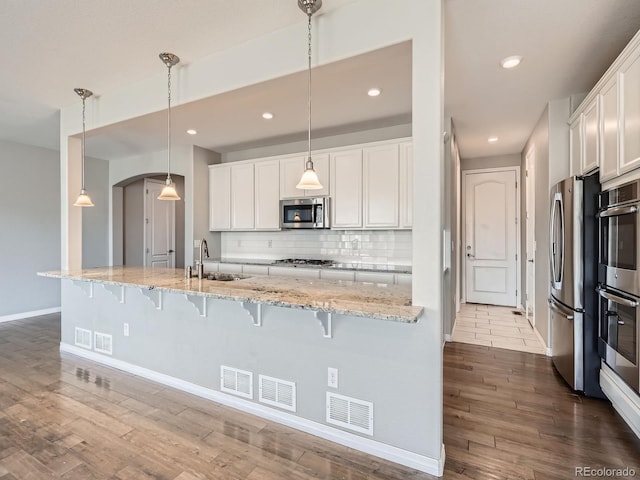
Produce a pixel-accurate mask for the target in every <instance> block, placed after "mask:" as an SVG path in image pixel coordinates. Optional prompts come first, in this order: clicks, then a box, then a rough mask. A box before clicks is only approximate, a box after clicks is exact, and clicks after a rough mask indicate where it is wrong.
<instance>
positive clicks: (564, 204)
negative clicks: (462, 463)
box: [549, 174, 603, 397]
mask: <svg viewBox="0 0 640 480" xmlns="http://www.w3.org/2000/svg"><path fill="white" fill-rule="evenodd" d="M599 192H600V183H599V182H598V175H597V174H594V175H591V176H588V177H570V178H567V179H565V180H563V181H561V182H560V183H558V184H556V185H555V186H554V187H553V188H552V189H551V214H550V232H549V233H550V238H549V258H550V269H551V271H550V278H551V296H550V298H549V308H550V319H551V349H552V355H553V364H554V365H555V367H556V369H557V371H558V372H559V373H560V375H562V377H563V378H564V379H565V380H566V382H567V383H568V384H569V386H570V387H571V388H572V389H573V390H576V391H578V392H583V393H584V394H585V395H588V396H595V397H603V395H602V391H601V390H600V385H599V371H600V359H599V356H598V303H597V294H596V291H595V288H596V281H597V268H598V258H597V252H598V249H597V245H598V230H597V220H596V212H597V210H598V193H599Z"/></svg>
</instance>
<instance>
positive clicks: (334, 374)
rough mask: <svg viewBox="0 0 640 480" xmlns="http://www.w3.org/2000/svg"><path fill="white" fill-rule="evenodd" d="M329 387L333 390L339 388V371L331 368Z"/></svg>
mask: <svg viewBox="0 0 640 480" xmlns="http://www.w3.org/2000/svg"><path fill="white" fill-rule="evenodd" d="M327 385H328V386H330V387H331V388H338V369H337V368H332V367H329V368H328V370H327Z"/></svg>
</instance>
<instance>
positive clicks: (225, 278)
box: [206, 272, 251, 282]
mask: <svg viewBox="0 0 640 480" xmlns="http://www.w3.org/2000/svg"><path fill="white" fill-rule="evenodd" d="M206 278H207V280H215V281H216V282H233V281H235V280H244V279H245V278H251V277H249V276H247V275H238V274H235V273H219V272H214V273H208V274H207V276H206Z"/></svg>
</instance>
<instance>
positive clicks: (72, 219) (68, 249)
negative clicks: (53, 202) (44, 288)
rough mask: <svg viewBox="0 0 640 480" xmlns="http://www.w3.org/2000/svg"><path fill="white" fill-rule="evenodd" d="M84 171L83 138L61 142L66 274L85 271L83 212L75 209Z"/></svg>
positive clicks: (62, 261) (62, 237) (62, 225)
mask: <svg viewBox="0 0 640 480" xmlns="http://www.w3.org/2000/svg"><path fill="white" fill-rule="evenodd" d="M62 135H64V134H62ZM62 135H61V137H62ZM81 169H82V142H81V140H80V138H75V137H62V138H60V186H61V188H60V214H61V218H60V220H61V249H62V251H61V259H60V260H61V261H60V266H61V268H62V269H63V270H73V269H77V268H82V208H81V207H74V206H73V202H75V201H76V198H77V197H78V195H79V194H80V189H81V188H82V171H81Z"/></svg>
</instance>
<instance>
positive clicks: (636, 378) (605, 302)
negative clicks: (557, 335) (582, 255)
mask: <svg viewBox="0 0 640 480" xmlns="http://www.w3.org/2000/svg"><path fill="white" fill-rule="evenodd" d="M639 210H640V181H634V182H631V183H627V184H625V185H622V186H619V187H616V188H613V189H610V190H607V191H605V192H603V193H602V194H601V196H600V210H599V212H598V217H599V220H600V229H599V230H600V241H599V249H600V254H599V261H598V282H599V285H598V288H597V292H598V294H599V297H600V307H599V323H600V325H599V344H598V351H599V353H600V356H601V357H602V358H603V359H604V361H605V363H606V364H607V365H609V367H611V368H612V369H613V370H614V371H615V372H616V373H617V374H618V375H619V376H620V377H621V378H622V379H623V380H624V381H625V382H626V383H627V384H628V385H629V386H630V387H631V388H632V389H633V390H635V391H636V392H638V391H640V388H639V384H640V369H639V368H638V354H639V351H638V348H639V343H640V338H639V329H638V327H639V323H640V321H639V315H640V308H639V305H640V265H639V260H640V258H639V257H640V236H639V233H640V229H639V226H640V213H639Z"/></svg>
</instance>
